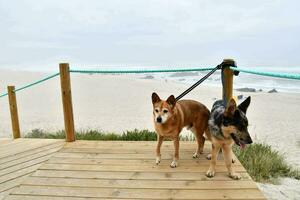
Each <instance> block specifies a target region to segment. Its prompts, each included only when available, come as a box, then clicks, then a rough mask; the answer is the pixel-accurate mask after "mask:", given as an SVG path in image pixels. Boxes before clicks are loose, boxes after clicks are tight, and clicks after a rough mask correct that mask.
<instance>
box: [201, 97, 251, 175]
mask: <svg viewBox="0 0 300 200" xmlns="http://www.w3.org/2000/svg"><path fill="white" fill-rule="evenodd" d="M250 101H251V98H250V97H248V98H247V99H246V100H245V101H243V102H242V103H241V104H240V105H239V106H237V105H236V102H235V100H234V99H230V101H229V102H228V104H227V106H226V105H225V103H224V102H223V101H222V100H219V101H216V102H215V103H214V105H213V107H212V110H211V114H210V119H209V121H208V129H209V131H207V134H206V135H207V137H208V139H209V140H210V141H211V142H212V151H211V156H208V159H211V162H210V167H209V170H208V171H207V173H206V176H208V177H213V176H214V175H215V171H216V170H215V168H216V167H215V166H216V160H217V155H218V152H219V151H220V149H221V148H222V152H223V155H224V160H225V164H226V167H227V169H228V175H229V177H231V178H232V179H235V180H238V179H240V178H241V177H240V175H239V174H236V173H234V171H233V169H232V166H231V164H232V162H234V161H233V160H232V154H233V153H232V145H233V144H234V143H235V144H236V145H238V146H240V147H241V148H244V147H245V145H246V144H251V143H252V139H251V137H250V135H249V132H248V119H247V117H246V112H247V108H248V106H249V105H250Z"/></svg>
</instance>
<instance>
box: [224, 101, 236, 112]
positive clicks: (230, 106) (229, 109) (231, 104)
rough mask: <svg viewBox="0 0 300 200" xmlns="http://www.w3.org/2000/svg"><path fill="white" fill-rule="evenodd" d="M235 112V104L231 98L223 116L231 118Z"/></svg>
mask: <svg viewBox="0 0 300 200" xmlns="http://www.w3.org/2000/svg"><path fill="white" fill-rule="evenodd" d="M235 110H236V102H235V100H234V99H233V98H231V99H230V100H229V102H228V104H227V107H226V111H225V113H224V114H225V116H232V115H234V112H235Z"/></svg>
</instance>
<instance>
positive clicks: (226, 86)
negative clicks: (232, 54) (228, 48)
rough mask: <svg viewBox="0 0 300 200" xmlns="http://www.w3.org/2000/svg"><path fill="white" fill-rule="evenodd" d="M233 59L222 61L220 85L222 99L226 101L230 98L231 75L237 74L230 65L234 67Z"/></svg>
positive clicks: (231, 89) (231, 88)
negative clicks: (221, 86) (221, 87)
mask: <svg viewBox="0 0 300 200" xmlns="http://www.w3.org/2000/svg"><path fill="white" fill-rule="evenodd" d="M235 66H236V65H235V61H234V60H233V59H224V60H223V62H222V85H223V94H222V98H223V101H224V102H225V103H226V105H227V103H228V102H229V100H230V99H231V98H232V91H233V75H238V71H235V72H234V71H233V70H231V69H230V67H235Z"/></svg>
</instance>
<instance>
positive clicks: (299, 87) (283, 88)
mask: <svg viewBox="0 0 300 200" xmlns="http://www.w3.org/2000/svg"><path fill="white" fill-rule="evenodd" d="M241 68H242V67H241ZM247 69H253V70H257V71H268V72H276V73H291V74H295V73H296V74H300V67H290V68H279V67H275V68H271V67H264V68H263V67H255V68H247ZM207 73H208V72H207V71H206V72H185V73H181V72H180V73H163V74H157V73H153V74H146V75H145V74H143V75H138V76H139V77H141V78H155V79H164V80H166V81H173V82H178V83H183V84H187V85H192V84H193V83H195V82H196V81H198V80H199V79H200V78H202V77H203V76H204V75H205V74H207ZM203 85H211V86H221V73H220V71H217V72H215V73H214V74H213V75H211V76H210V77H209V78H208V79H207V80H205V81H204V82H203ZM234 88H235V89H239V88H251V89H255V90H256V91H264V92H268V91H270V90H273V89H276V91H278V92H288V93H300V80H290V79H283V78H274V77H267V76H260V75H254V74H248V73H244V72H240V74H239V75H238V76H234Z"/></svg>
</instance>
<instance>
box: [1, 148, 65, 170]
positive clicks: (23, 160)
mask: <svg viewBox="0 0 300 200" xmlns="http://www.w3.org/2000/svg"><path fill="white" fill-rule="evenodd" d="M51 147H52V148H49V149H46V150H45V149H44V150H42V151H40V152H38V153H35V154H31V155H30V156H26V157H22V158H19V159H15V160H13V161H11V162H6V163H3V164H1V165H0V175H1V170H4V169H7V168H11V167H14V166H16V165H20V164H24V163H27V162H29V161H31V160H35V159H39V158H42V157H44V156H47V155H50V154H51V155H52V154H53V153H55V152H57V151H58V150H59V149H61V147H62V145H61V144H56V145H55V146H51Z"/></svg>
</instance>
